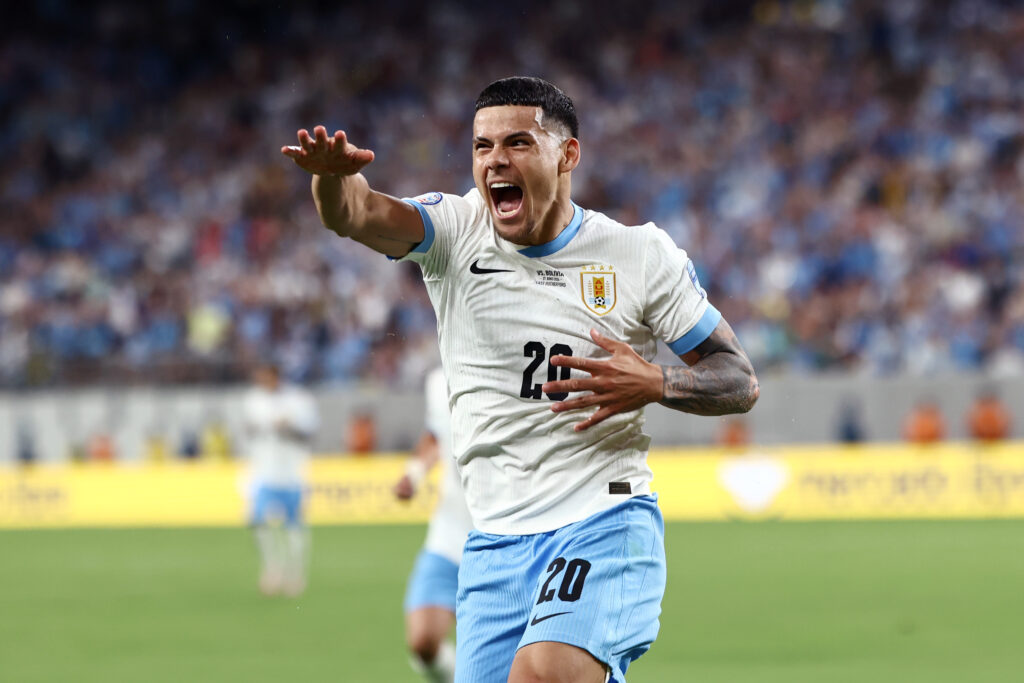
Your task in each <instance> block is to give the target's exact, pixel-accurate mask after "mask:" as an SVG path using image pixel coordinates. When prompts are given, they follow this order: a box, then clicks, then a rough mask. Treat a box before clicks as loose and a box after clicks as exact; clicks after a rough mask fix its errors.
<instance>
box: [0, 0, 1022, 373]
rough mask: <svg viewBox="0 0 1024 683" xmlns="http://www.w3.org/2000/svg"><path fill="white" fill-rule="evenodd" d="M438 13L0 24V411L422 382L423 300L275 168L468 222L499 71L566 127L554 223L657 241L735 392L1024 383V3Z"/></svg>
mask: <svg viewBox="0 0 1024 683" xmlns="http://www.w3.org/2000/svg"><path fill="white" fill-rule="evenodd" d="M463 5H464V3H455V2H451V3H412V2H398V1H396V0H380V1H378V2H374V3H359V4H354V5H352V6H347V5H346V4H344V3H330V4H328V3H323V4H311V5H302V6H298V5H296V6H289V4H288V3H284V4H283V6H277V7H271V6H269V5H261V4H259V3H238V4H234V5H231V4H229V5H225V6H221V5H219V4H216V5H212V4H210V3H200V2H197V1H196V0H164V1H163V2H158V3H155V4H152V3H147V4H128V3H114V2H109V3H74V2H70V1H68V2H64V1H61V0H49V1H48V2H43V3H32V4H30V6H28V7H23V8H22V9H21V10H18V12H17V13H12V16H11V17H10V18H9V19H8V20H7V21H5V25H4V27H3V28H0V38H2V42H0V386H5V387H24V386H50V385H75V384H86V383H97V382H103V383H119V382H138V381H166V382H199V381H201V382H229V381H237V380H239V379H241V378H243V377H244V376H245V374H246V368H247V366H248V365H249V364H250V363H251V362H252V360H253V359H256V358H266V357H273V358H275V359H277V360H278V361H279V362H280V363H281V365H282V367H283V369H284V371H285V372H286V374H287V375H289V376H290V377H291V378H293V379H299V380H304V381H310V382H347V381H355V380H360V379H367V378H372V379H373V380H375V381H387V382H389V383H391V384H395V385H404V384H410V383H413V382H416V381H418V380H419V378H420V377H421V376H422V374H423V372H424V371H425V369H426V368H427V367H429V366H430V365H432V364H433V363H434V361H435V357H436V353H437V352H436V348H435V341H434V334H435V333H434V319H433V312H432V310H431V308H430V304H429V301H428V300H427V298H426V295H425V292H424V290H423V287H422V285H421V283H420V281H419V273H418V270H417V269H416V268H415V267H414V266H411V265H409V264H395V263H391V262H389V261H387V260H386V259H384V258H382V257H379V256H377V255H375V254H373V253H371V252H370V251H368V250H366V249H364V248H362V247H360V246H359V245H356V244H351V243H348V242H347V241H344V240H339V239H337V238H334V237H333V236H332V235H330V234H329V233H327V232H326V231H324V230H322V229H321V228H319V222H318V220H317V218H316V215H315V213H314V211H313V206H312V202H311V200H310V198H309V185H308V183H309V179H308V176H306V175H305V174H304V173H302V172H301V171H299V170H298V169H296V168H294V167H293V166H292V164H291V162H289V161H287V160H286V159H285V158H283V157H282V156H281V155H280V153H279V151H278V150H279V148H280V146H281V145H282V144H292V143H293V141H294V139H295V137H294V136H295V130H296V129H297V128H299V127H312V126H313V125H316V124H318V123H324V124H325V125H327V126H328V127H329V128H331V129H332V130H333V129H335V128H343V129H345V130H346V131H347V132H348V133H349V136H350V138H351V140H352V141H353V142H354V143H356V144H357V145H359V146H362V147H368V148H371V149H373V150H374V151H375V152H376V155H377V158H376V161H375V162H374V163H373V164H372V165H371V166H370V167H368V168H367V170H366V175H367V176H368V177H369V178H370V180H371V182H372V183H373V184H374V186H375V187H377V188H378V189H383V190H385V191H388V192H390V193H391V194H395V195H399V196H410V195H415V194H420V193H422V192H426V191H431V190H443V191H449V192H458V193H461V192H464V191H466V190H467V189H469V188H470V187H471V186H472V178H471V175H470V163H469V162H470V154H469V140H470V130H471V121H472V102H473V99H474V98H475V96H476V94H477V92H478V91H479V90H480V88H481V87H482V86H483V85H485V84H486V83H488V82H489V81H490V80H493V79H494V78H499V77H502V76H506V75H511V74H517V73H521V74H535V75H540V76H543V77H545V78H547V79H549V80H551V81H553V82H554V83H556V84H558V85H559V86H560V87H562V88H563V89H564V90H566V91H567V92H568V93H569V94H570V96H572V97H573V98H574V99H575V101H576V104H577V108H578V110H579V113H580V121H581V142H582V145H583V163H582V165H581V167H580V169H579V171H577V173H576V174H575V175H574V178H575V183H574V196H575V199H576V201H577V203H579V204H580V205H582V206H584V207H587V208H593V209H599V210H603V211H605V212H607V213H609V214H610V215H612V216H613V217H615V218H617V219H619V220H621V221H623V222H626V223H636V222H644V221H648V220H651V221H655V222H657V223H658V224H659V225H660V226H661V227H663V228H665V229H666V230H667V231H668V232H669V233H670V234H671V235H672V236H673V237H674V238H675V240H676V241H677V243H678V244H679V245H680V246H682V247H684V248H686V249H687V250H688V251H689V252H690V254H691V255H692V256H693V258H694V259H695V261H696V263H697V265H698V272H699V274H700V277H701V280H702V283H703V284H704V286H705V287H706V288H707V289H708V290H709V291H710V292H711V298H712V301H713V302H714V303H715V304H716V306H718V307H719V308H720V309H721V310H722V311H723V313H724V314H725V316H726V317H727V318H728V320H730V322H732V324H733V326H734V327H735V328H736V330H737V332H738V334H739V335H740V338H741V340H742V342H743V343H744V345H745V346H746V348H747V350H748V351H749V353H750V355H751V357H752V359H753V360H754V362H755V364H756V365H757V366H758V368H759V371H760V372H771V371H774V370H779V371H803V372H814V371H826V370H847V371H855V372H863V373H870V374H875V373H878V374H881V373H894V372H907V373H913V374H934V373H937V372H943V371H947V370H989V371H995V372H999V373H1024V277H1022V268H1021V262H1022V259H1024V190H1022V188H1024V183H1022V181H1024V154H1022V147H1024V145H1022V143H1024V130H1022V124H1021V116H1020V112H1021V107H1022V104H1024V9H1022V8H1021V7H1020V6H1019V4H1018V3H1010V2H997V1H995V0H954V1H948V2H946V1H939V2H925V1H924V0H891V1H882V0H877V1H865V2H853V1H852V0H848V1H844V0H817V1H811V0H806V1H803V0H801V1H793V2H778V1H776V2H768V1H760V2H754V1H750V2H736V1H726V2H722V1H720V2H712V1H709V2H692V3H677V2H669V1H665V2H655V1H649V0H643V1H638V2H631V3H615V4H612V3H607V6H605V5H602V4H598V5H594V4H592V3H586V2H557V3H550V2H541V1H540V0H528V1H525V2H519V3H515V4H514V5H513V6H508V5H505V4H500V3H499V4H494V5H493V6H487V7H485V6H484V5H487V3H479V6H476V5H474V6H473V8H472V9H469V8H466V7H463ZM5 12H6V10H5Z"/></svg>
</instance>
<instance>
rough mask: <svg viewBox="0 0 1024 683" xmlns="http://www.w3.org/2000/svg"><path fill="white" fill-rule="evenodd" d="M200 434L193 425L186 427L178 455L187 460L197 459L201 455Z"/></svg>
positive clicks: (179, 444)
mask: <svg viewBox="0 0 1024 683" xmlns="http://www.w3.org/2000/svg"><path fill="white" fill-rule="evenodd" d="M200 450H201V449H200V447H199V434H198V433H197V432H196V430H195V429H192V428H191V427H189V428H186V429H185V430H184V431H183V432H182V434H181V441H180V442H179V443H178V455H179V456H180V457H182V458H184V459H185V460H195V459H196V458H198V457H199V455H200Z"/></svg>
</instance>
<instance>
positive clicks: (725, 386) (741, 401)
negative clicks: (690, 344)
mask: <svg viewBox="0 0 1024 683" xmlns="http://www.w3.org/2000/svg"><path fill="white" fill-rule="evenodd" d="M683 359H684V360H685V361H686V362H687V363H689V364H690V367H686V366H682V365H663V366H662V368H661V374H662V377H663V378H664V383H663V387H662V398H661V401H660V403H661V404H662V405H664V406H667V407H669V408H674V409H675V410H681V411H683V412H685V413H693V414H695V415H727V414H730V413H745V412H747V411H748V410H750V409H751V408H752V407H753V406H754V403H755V402H756V401H757V397H758V395H759V394H760V388H759V386H758V383H757V376H756V375H755V374H754V367H753V366H752V365H751V363H750V359H749V358H747V354H746V353H745V352H744V351H743V348H742V347H741V346H740V342H739V340H738V339H737V338H736V335H735V333H734V332H733V331H732V328H731V327H729V324H728V323H726V322H725V321H724V320H723V321H722V322H721V323H719V325H718V327H717V328H715V330H714V332H712V333H711V335H710V336H709V337H708V338H707V339H705V340H704V341H703V342H702V343H701V344H700V345H699V346H697V348H696V349H694V350H693V351H691V352H690V353H689V354H686V355H685V356H684V358H683Z"/></svg>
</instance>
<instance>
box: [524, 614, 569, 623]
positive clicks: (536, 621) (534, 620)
mask: <svg viewBox="0 0 1024 683" xmlns="http://www.w3.org/2000/svg"><path fill="white" fill-rule="evenodd" d="M563 614H572V612H555V613H554V614H548V615H547V616H543V617H534V618H533V621H531V622H530V626H536V625H537V624H539V623H540V622H542V621H544V620H545V619H550V618H552V617H560V616H562V615H563Z"/></svg>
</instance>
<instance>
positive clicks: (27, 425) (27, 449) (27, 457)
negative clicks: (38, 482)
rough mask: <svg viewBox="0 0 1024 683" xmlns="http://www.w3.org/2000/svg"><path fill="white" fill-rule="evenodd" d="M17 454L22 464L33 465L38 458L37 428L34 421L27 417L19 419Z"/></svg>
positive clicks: (16, 439) (16, 435) (16, 443)
mask: <svg viewBox="0 0 1024 683" xmlns="http://www.w3.org/2000/svg"><path fill="white" fill-rule="evenodd" d="M15 454H16V457H17V459H18V464H20V465H31V464H32V463H34V462H35V461H36V460H38V452H37V450H36V434H35V430H34V429H33V427H32V423H31V422H30V421H29V420H28V419H26V418H23V419H20V420H18V426H17V428H16V434H15Z"/></svg>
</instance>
